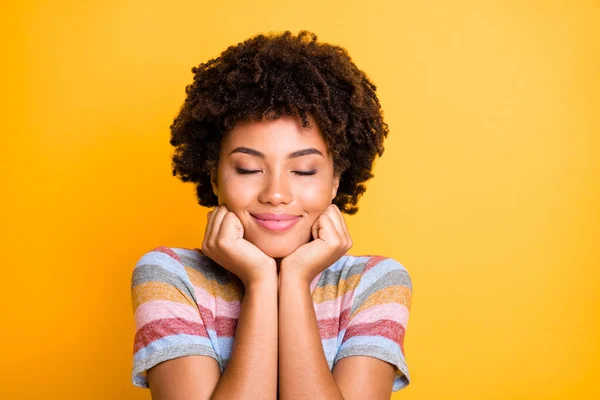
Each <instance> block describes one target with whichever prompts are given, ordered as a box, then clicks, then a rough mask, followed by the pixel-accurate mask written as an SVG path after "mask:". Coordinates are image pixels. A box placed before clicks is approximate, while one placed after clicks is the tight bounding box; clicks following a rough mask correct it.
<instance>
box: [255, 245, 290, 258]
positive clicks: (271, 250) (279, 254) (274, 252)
mask: <svg viewBox="0 0 600 400" xmlns="http://www.w3.org/2000/svg"><path fill="white" fill-rule="evenodd" d="M256 247H258V248H259V249H260V250H261V251H262V252H263V253H265V254H266V255H268V256H269V257H271V258H284V257H287V256H289V255H290V254H292V253H293V252H294V250H296V248H297V246H295V247H290V246H258V245H257V246H256Z"/></svg>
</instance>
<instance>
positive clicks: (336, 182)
mask: <svg viewBox="0 0 600 400" xmlns="http://www.w3.org/2000/svg"><path fill="white" fill-rule="evenodd" d="M339 186H340V176H339V175H338V174H335V175H334V176H333V188H332V190H331V201H333V199H335V196H337V191H338V187H339Z"/></svg>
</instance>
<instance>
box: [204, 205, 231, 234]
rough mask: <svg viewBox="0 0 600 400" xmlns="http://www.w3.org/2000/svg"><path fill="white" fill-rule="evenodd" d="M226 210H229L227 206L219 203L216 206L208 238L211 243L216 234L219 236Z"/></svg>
mask: <svg viewBox="0 0 600 400" xmlns="http://www.w3.org/2000/svg"><path fill="white" fill-rule="evenodd" d="M228 212H229V210H228V209H227V206H225V205H220V206H219V207H218V209H217V212H216V213H215V216H214V218H213V226H212V232H211V235H210V236H209V240H211V241H212V243H214V240H216V238H217V236H219V231H220V229H221V224H222V223H223V218H225V214H227V213H228Z"/></svg>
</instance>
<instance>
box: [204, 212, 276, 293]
mask: <svg viewBox="0 0 600 400" xmlns="http://www.w3.org/2000/svg"><path fill="white" fill-rule="evenodd" d="M207 217H208V223H207V224H206V231H205V233H204V240H203V241H202V252H203V253H204V254H206V255H207V256H208V257H210V258H211V259H212V260H213V261H215V262H216V263H217V264H219V265H221V266H222V267H223V268H225V269H227V270H228V271H230V272H232V273H233V274H235V275H236V276H237V277H238V278H240V280H241V281H242V282H243V283H244V286H246V287H248V285H249V284H250V283H253V282H258V281H262V280H265V279H275V280H276V279H277V265H276V263H275V260H274V259H272V258H271V257H269V256H267V255H266V254H265V253H263V252H262V251H261V250H260V249H259V248H258V247H256V246H255V245H254V244H252V243H250V242H249V241H247V240H246V239H244V227H243V226H242V223H241V221H240V220H239V218H238V217H237V216H236V215H235V214H234V213H233V212H231V211H229V209H228V208H227V206H226V205H224V204H223V205H220V206H217V207H216V208H215V209H214V210H211V211H210V212H209V213H208V215H207Z"/></svg>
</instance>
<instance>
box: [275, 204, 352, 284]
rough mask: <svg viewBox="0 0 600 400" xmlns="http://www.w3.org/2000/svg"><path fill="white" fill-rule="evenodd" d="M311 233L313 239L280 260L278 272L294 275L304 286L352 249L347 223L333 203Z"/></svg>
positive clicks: (314, 225) (317, 221)
mask: <svg viewBox="0 0 600 400" xmlns="http://www.w3.org/2000/svg"><path fill="white" fill-rule="evenodd" d="M311 232H312V237H313V239H314V240H312V241H310V242H308V243H306V244H303V245H302V246H300V247H298V248H297V249H296V250H295V251H294V252H292V253H291V254H290V255H288V256H287V257H285V258H284V259H283V260H281V273H284V274H286V275H288V274H293V275H294V276H296V278H297V279H300V280H301V281H302V282H304V283H307V284H310V283H311V282H312V281H313V279H314V278H315V277H316V276H317V275H318V274H319V273H320V272H321V271H323V270H325V269H326V268H327V267H329V266H330V265H331V264H333V263H334V262H336V261H337V260H338V259H339V258H340V257H341V256H343V255H344V254H346V252H347V251H348V250H349V249H350V248H351V247H352V239H351V238H350V234H349V233H348V227H347V226H346V221H344V217H343V216H342V213H341V211H340V209H339V208H338V207H337V206H336V205H334V204H331V205H329V206H328V207H327V209H326V210H325V212H324V213H323V214H321V215H320V216H319V218H317V220H316V221H315V223H314V224H313V226H312V228H311Z"/></svg>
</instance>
